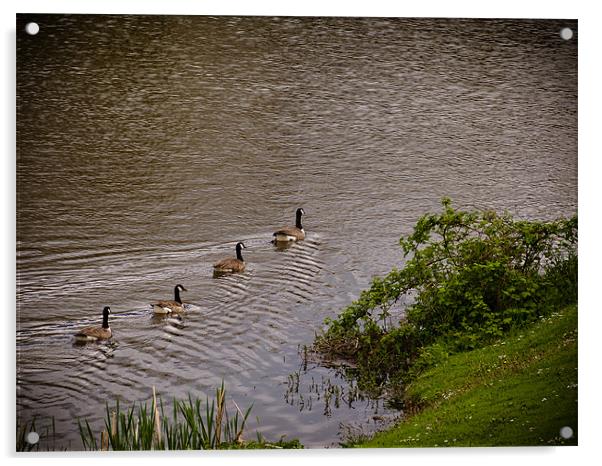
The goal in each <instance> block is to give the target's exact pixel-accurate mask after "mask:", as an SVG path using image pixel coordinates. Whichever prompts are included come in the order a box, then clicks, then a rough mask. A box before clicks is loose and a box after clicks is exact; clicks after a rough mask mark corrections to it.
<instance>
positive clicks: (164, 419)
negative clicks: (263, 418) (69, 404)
mask: <svg viewBox="0 0 602 466" xmlns="http://www.w3.org/2000/svg"><path fill="white" fill-rule="evenodd" d="M232 403H233V404H234V406H235V408H236V410H235V411H234V414H231V413H229V412H228V409H227V406H226V404H227V403H226V390H225V388H224V383H223V382H222V384H221V386H220V387H218V388H217V389H216V396H215V399H211V400H209V398H206V399H205V400H201V399H199V398H194V399H193V398H192V396H191V395H188V399H185V400H177V399H175V398H174V400H173V409H172V415H171V417H170V416H167V415H166V414H165V410H164V405H163V401H162V400H161V398H160V397H158V396H157V395H156V393H155V389H154V387H153V397H152V400H151V402H150V406H149V405H148V404H147V403H142V402H140V403H138V405H136V404H135V403H134V404H133V405H132V406H131V407H130V408H129V409H128V408H126V409H125V410H124V409H122V407H121V406H120V404H119V400H117V401H116V403H115V406H114V407H113V408H110V407H109V405H108V403H107V405H106V415H105V430H104V431H103V432H101V434H100V438H101V442H100V445H101V449H105V447H104V445H105V444H106V449H109V448H110V449H112V450H115V451H117V450H209V449H222V448H237V447H240V446H241V445H242V444H243V439H242V435H243V431H244V428H245V425H246V422H247V419H248V417H249V415H250V413H251V409H252V406H250V407H249V408H247V410H246V411H244V412H243V411H242V410H241V409H240V408H239V407H238V405H237V404H236V403H235V402H234V401H232ZM78 426H79V433H80V437H81V440H82V444H83V446H84V449H85V450H98V443H97V441H96V438H97V437H98V435H95V434H94V432H93V431H92V429H91V428H90V424H89V423H88V421H87V420H86V421H85V422H84V423H82V422H81V421H79V420H78ZM104 438H108V442H106V441H104Z"/></svg>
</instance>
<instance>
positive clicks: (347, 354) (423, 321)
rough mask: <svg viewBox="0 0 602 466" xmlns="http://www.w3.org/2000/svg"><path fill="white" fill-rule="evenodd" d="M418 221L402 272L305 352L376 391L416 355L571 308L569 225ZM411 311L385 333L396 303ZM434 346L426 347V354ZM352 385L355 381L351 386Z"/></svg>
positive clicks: (572, 225) (465, 218)
mask: <svg viewBox="0 0 602 466" xmlns="http://www.w3.org/2000/svg"><path fill="white" fill-rule="evenodd" d="M442 207H443V211H442V213H440V214H427V215H424V216H423V217H421V218H420V219H419V220H418V222H417V223H416V226H415V227H414V231H413V233H412V234H411V235H409V236H407V237H402V238H401V239H400V242H399V243H400V246H401V248H402V250H403V252H404V256H405V264H404V265H403V267H402V268H401V269H393V270H392V271H391V272H390V273H389V274H387V275H386V276H384V277H375V278H374V279H373V280H372V284H371V287H370V288H369V289H367V290H364V291H362V293H361V294H360V296H359V299H358V300H357V301H355V302H353V303H352V304H351V305H350V306H348V307H347V308H346V309H344V310H343V312H342V313H341V314H340V315H339V316H338V318H336V319H330V320H327V321H326V322H325V324H326V330H325V332H323V333H322V334H320V335H318V336H317V338H316V341H315V343H314V349H316V350H317V351H319V352H322V353H324V354H326V355H328V356H330V357H333V358H341V359H346V360H350V361H353V362H354V364H355V365H357V367H358V368H359V372H360V374H361V373H362V372H363V378H364V379H365V380H370V381H371V383H372V384H382V383H384V382H386V381H387V380H389V379H390V378H391V377H397V373H398V372H399V371H404V372H405V371H407V370H408V369H409V367H410V366H412V364H413V363H414V362H415V360H416V359H417V358H422V359H420V361H421V364H423V365H424V364H425V363H426V362H427V361H428V356H427V353H425V351H427V349H426V347H428V346H429V345H433V344H434V343H436V342H442V343H441V344H442V345H444V346H445V347H446V348H447V349H448V350H450V351H462V350H467V349H473V348H476V347H479V346H482V345H483V344H485V343H487V342H489V341H491V340H492V339H495V338H499V337H500V336H502V335H503V334H504V333H505V332H507V331H508V330H510V329H511V328H514V327H520V326H523V325H525V324H526V323H529V322H531V321H533V320H535V319H536V318H537V317H538V316H539V315H542V314H546V313H549V312H550V311H551V310H552V309H555V308H558V307H559V306H562V305H566V304H569V303H574V302H576V300H577V217H576V216H574V217H572V218H570V219H559V220H555V221H551V222H540V221H526V220H515V219H513V218H512V216H510V215H509V214H507V213H504V214H501V215H500V214H497V213H495V212H493V211H483V212H477V211H473V212H465V211H460V210H455V209H453V208H452V206H451V201H450V200H449V199H447V198H445V199H443V200H442ZM402 297H406V299H407V298H409V299H410V300H411V304H410V305H409V306H408V307H407V308H406V309H405V316H404V318H403V319H402V320H401V321H400V322H398V323H396V324H395V325H391V324H390V323H387V322H390V316H391V313H390V311H391V308H392V306H394V305H396V303H398V301H399V300H400V298H402ZM434 348H435V347H431V350H433V349H434ZM361 378H362V377H360V379H361Z"/></svg>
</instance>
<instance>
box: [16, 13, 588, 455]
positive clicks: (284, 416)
mask: <svg viewBox="0 0 602 466" xmlns="http://www.w3.org/2000/svg"><path fill="white" fill-rule="evenodd" d="M29 21H36V22H37V23H38V24H39V25H40V32H39V34H37V35H35V36H30V35H28V34H26V33H25V32H24V25H25V24H26V23H27V22H29ZM563 27H570V28H571V29H572V30H573V32H574V36H573V38H572V39H571V40H564V39H562V38H561V37H560V30H561V29H562V28H563ZM443 196H449V197H451V198H452V199H453V201H454V205H455V206H457V207H462V208H493V209H496V210H498V211H503V210H508V211H509V212H511V213H512V214H514V215H516V216H518V217H520V218H526V219H552V218H556V217H559V216H570V215H572V214H574V213H575V212H576V210H577V22H576V21H574V20H566V21H565V20H461V19H449V20H445V19H386V18H293V17H280V18H272V17H201V16H196V17H195V16H110V15H102V16H92V15H19V16H18V18H17V251H16V254H17V290H16V294H17V310H16V319H17V335H16V351H17V381H16V390H17V417H18V418H20V419H21V420H23V421H24V420H27V419H30V418H32V417H33V416H34V415H36V416H38V417H45V416H46V417H54V418H55V422H56V429H57V443H59V444H63V445H65V446H67V447H68V448H69V449H81V443H80V441H79V435H78V433H77V422H76V419H77V418H82V419H83V418H87V419H88V420H90V422H91V424H92V425H93V426H95V427H96V428H98V429H100V427H101V426H102V418H103V416H104V409H105V401H109V402H111V403H112V402H113V401H114V400H115V399H116V398H117V397H118V398H120V400H121V401H122V403H125V404H127V405H129V404H131V403H132V402H134V401H144V400H148V399H149V398H150V397H151V394H152V387H153V386H154V387H156V390H157V392H158V393H159V394H160V395H162V396H163V397H164V399H165V400H169V399H171V398H173V397H174V396H176V397H185V396H187V395H188V394H189V393H191V394H193V395H196V396H204V395H212V394H213V393H214V390H215V388H216V387H217V386H218V385H219V384H220V383H221V381H222V379H223V380H224V382H225V384H226V388H227V390H228V392H229V395H230V396H231V397H232V398H233V399H234V400H235V401H236V403H237V404H238V405H239V406H240V407H241V408H243V409H244V407H247V406H250V405H251V403H252V404H253V411H252V415H251V419H250V421H249V424H248V426H247V434H248V436H249V437H254V432H255V430H258V431H260V432H262V433H263V434H264V435H265V436H266V437H268V438H271V439H278V438H279V437H280V435H282V434H287V435H288V437H289V438H295V437H296V438H299V439H300V440H301V442H302V443H303V444H305V445H306V446H307V447H327V446H336V445H337V444H338V442H339V441H340V440H341V437H342V435H343V434H344V432H345V430H346V429H347V428H348V427H349V426H353V427H354V428H359V429H365V430H368V431H369V430H371V429H374V428H377V427H378V423H379V422H380V421H379V419H381V416H383V417H385V418H387V417H388V416H395V415H396V412H395V411H394V410H392V409H389V408H387V407H386V405H385V403H384V402H383V401H382V400H370V399H361V398H360V399H356V398H355V397H354V396H352V395H351V394H352V393H355V389H356V388H355V387H354V385H353V383H352V384H351V385H349V383H348V382H346V381H344V380H342V379H341V378H340V377H338V376H337V374H336V372H335V371H334V370H333V369H329V368H327V367H322V366H320V365H319V364H316V363H312V364H309V366H308V367H303V358H302V356H301V355H300V354H299V348H303V345H309V344H311V343H312V341H313V337H314V333H315V332H316V331H319V330H320V329H321V328H322V322H323V320H324V318H326V317H333V316H335V315H336V314H337V313H338V312H339V311H340V310H341V309H342V308H343V307H345V306H346V305H348V304H349V303H350V302H351V301H352V300H353V299H355V298H356V297H357V296H358V294H359V292H360V291H361V290H362V289H364V288H365V287H367V286H368V284H369V282H370V279H371V277H372V276H374V275H378V274H384V273H386V272H387V271H389V270H390V269H391V267H393V266H400V265H401V263H402V259H403V258H402V254H401V250H400V248H399V246H398V240H399V237H400V236H401V235H402V234H408V233H409V232H411V229H412V227H413V225H414V223H415V222H416V220H417V219H418V218H419V217H420V216H421V215H422V214H424V213H426V212H429V211H436V210H438V209H439V206H440V200H441V198H442V197H443ZM297 207H303V208H304V210H305V212H306V215H305V216H304V226H305V228H306V231H307V238H306V240H305V241H303V242H300V243H297V244H294V245H292V246H291V247H289V248H284V249H277V248H275V247H274V245H272V244H271V243H270V239H271V234H272V232H273V231H274V230H275V229H276V228H278V227H280V226H282V225H286V224H291V223H293V222H294V212H295V209H296V208H297ZM238 241H243V242H244V243H245V245H246V246H247V249H245V250H244V252H243V254H244V256H245V259H246V261H247V269H246V271H245V272H244V273H241V274H237V275H232V276H227V277H223V278H213V275H212V264H213V263H214V262H216V261H217V260H219V259H221V258H223V257H226V256H231V255H234V245H235V244H236V243H237V242H238ZM177 283H182V284H183V285H184V286H185V287H186V288H187V289H188V292H185V293H183V298H184V300H185V301H187V302H188V303H190V309H189V310H188V311H187V313H186V315H185V316H184V317H183V319H182V320H181V321H174V320H170V319H161V318H157V317H154V316H153V315H152V310H151V308H150V306H149V303H151V302H153V301H155V300H158V299H172V297H173V287H174V286H175V285H176V284H177ZM105 305H110V306H111V309H112V311H113V313H114V314H113V315H112V317H111V327H112V329H113V332H114V338H113V341H112V342H111V343H102V344H88V345H85V346H76V345H73V338H72V334H73V332H75V331H76V330H77V329H79V328H80V327H82V326H86V325H90V324H94V323H97V322H98V323H99V324H100V319H101V312H102V308H103V307H104V306H105ZM293 373H297V374H299V380H298V386H297V382H296V381H294V380H293V381H292V382H291V378H290V377H289V375H290V374H293ZM332 385H337V386H338V387H339V389H340V390H341V391H342V393H343V399H342V400H341V403H340V404H339V406H338V407H337V406H334V405H330V406H326V405H325V400H324V396H321V395H320V393H323V392H324V390H327V389H328V387H330V386H332ZM297 390H298V391H297Z"/></svg>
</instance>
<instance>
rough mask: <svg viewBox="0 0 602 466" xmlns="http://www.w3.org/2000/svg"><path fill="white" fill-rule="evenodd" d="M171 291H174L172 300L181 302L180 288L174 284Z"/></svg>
mask: <svg viewBox="0 0 602 466" xmlns="http://www.w3.org/2000/svg"><path fill="white" fill-rule="evenodd" d="M173 292H174V300H175V301H176V303H178V304H182V300H181V299H180V288H178V287H177V286H176V287H175V288H174V290H173Z"/></svg>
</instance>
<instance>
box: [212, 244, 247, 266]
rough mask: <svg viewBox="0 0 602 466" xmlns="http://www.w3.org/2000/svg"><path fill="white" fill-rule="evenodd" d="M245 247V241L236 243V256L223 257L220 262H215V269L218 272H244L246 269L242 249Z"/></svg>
mask: <svg viewBox="0 0 602 466" xmlns="http://www.w3.org/2000/svg"><path fill="white" fill-rule="evenodd" d="M243 248H245V245H244V244H243V243H237V244H236V257H235V258H234V257H228V258H226V259H222V260H221V261H219V262H216V263H215V264H213V269H214V271H215V272H218V273H227V272H244V270H245V260H244V259H243V257H242V252H241V250H242V249H243Z"/></svg>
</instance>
